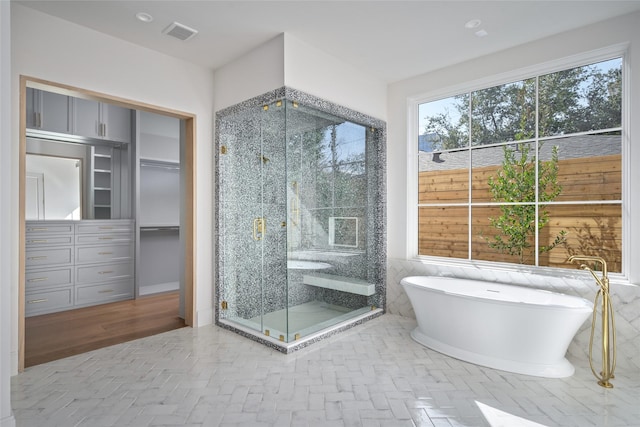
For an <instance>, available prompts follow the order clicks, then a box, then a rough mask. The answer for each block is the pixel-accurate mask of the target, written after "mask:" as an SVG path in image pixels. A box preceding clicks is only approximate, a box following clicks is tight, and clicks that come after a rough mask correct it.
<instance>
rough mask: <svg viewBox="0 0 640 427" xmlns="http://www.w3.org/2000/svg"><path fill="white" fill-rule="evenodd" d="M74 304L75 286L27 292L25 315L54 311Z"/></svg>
mask: <svg viewBox="0 0 640 427" xmlns="http://www.w3.org/2000/svg"><path fill="white" fill-rule="evenodd" d="M72 306H73V287H72V286H69V287H65V288H62V289H52V290H49V291H39V292H29V293H27V294H25V315H26V316H34V315H36V314H45V313H52V312H54V311H60V310H66V309H69V308H71V307H72Z"/></svg>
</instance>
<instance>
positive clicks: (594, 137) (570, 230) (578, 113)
mask: <svg viewBox="0 0 640 427" xmlns="http://www.w3.org/2000/svg"><path fill="white" fill-rule="evenodd" d="M418 115H419V132H418V135H419V136H418V148H419V154H418V161H419V165H418V174H419V176H418V254H419V255H422V256H437V257H448V258H456V259H467V260H481V261H499V262H508V263H516V264H524V265H530V266H543V267H563V268H567V267H569V265H568V264H567V263H566V259H567V258H568V257H569V256H570V255H573V254H586V255H597V256H601V257H603V258H605V259H606V260H607V261H608V263H609V269H610V271H612V272H622V204H623V200H622V199H623V197H622V134H623V132H622V59H621V58H615V59H611V60H607V61H603V62H598V63H594V64H589V65H584V66H580V67H575V68H570V69H565V70H562V71H559V72H553V73H550V74H544V75H538V76H533V77H531V78H527V79H524V80H520V81H516V82H510V83H506V84H502V85H499V86H493V87H488V88H483V89H480V90H475V91H470V92H466V93H460V94H456V95H454V96H451V97H448V98H445V99H438V100H434V101H430V102H425V103H422V104H420V105H419V106H418ZM572 268H574V267H573V266H572Z"/></svg>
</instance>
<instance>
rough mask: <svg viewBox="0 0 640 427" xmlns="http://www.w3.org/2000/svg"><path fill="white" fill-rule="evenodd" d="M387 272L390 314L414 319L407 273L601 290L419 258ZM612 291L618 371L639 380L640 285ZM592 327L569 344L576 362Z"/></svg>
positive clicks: (572, 291) (588, 292)
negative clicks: (406, 287) (404, 280)
mask: <svg viewBox="0 0 640 427" xmlns="http://www.w3.org/2000/svg"><path fill="white" fill-rule="evenodd" d="M387 274H388V275H387V311H388V313H392V314H398V315H401V316H404V317H408V318H412V319H415V317H416V316H415V313H414V311H413V308H412V307H411V303H410V302H409V298H408V297H407V295H406V293H405V292H404V289H403V288H402V285H400V281H401V280H402V278H404V277H407V276H430V275H433V276H453V277H460V278H464V279H477V280H487V281H492V282H502V283H510V284H514V285H522V286H528V287H532V288H537V289H546V290H549V291H554V292H560V293H563V294H568V295H577V296H581V297H583V298H585V299H587V300H589V301H593V299H594V297H595V295H596V292H597V288H596V285H595V283H592V282H591V280H590V279H584V280H582V279H562V278H557V277H549V276H542V275H533V274H524V273H519V272H514V271H500V270H479V269H476V268H462V267H448V266H442V265H433V264H425V263H423V262H420V261H415V260H403V259H389V260H388V265H387ZM610 294H611V301H612V303H613V309H614V313H615V323H616V339H617V346H616V348H617V354H618V363H617V368H616V374H618V373H620V372H623V371H624V372H626V374H627V375H630V376H631V377H635V378H636V381H640V356H639V355H640V287H638V286H630V285H615V284H612V285H611V289H610ZM596 327H597V330H596V335H595V337H594V347H593V352H594V358H595V360H596V361H597V362H596V365H595V366H599V365H598V363H599V361H600V360H601V359H600V349H599V345H600V344H599V342H600V341H599V337H600V330H601V329H600V328H601V323H600V318H599V317H598V321H597V323H596ZM590 328H591V318H589V320H587V321H586V322H585V323H584V324H583V325H582V327H581V328H580V330H579V331H578V333H577V334H576V337H575V338H574V340H573V342H572V343H571V345H570V346H569V349H568V355H567V357H568V358H569V360H570V361H571V362H572V363H573V362H574V359H572V357H574V358H575V357H578V356H579V359H581V360H582V359H586V357H587V355H588V352H589V337H590V331H591V329H590ZM586 360H588V359H586ZM574 365H575V363H574ZM577 369H586V370H589V364H588V362H587V364H586V365H584V366H576V370H577ZM589 372H590V370H589ZM638 425H640V420H638Z"/></svg>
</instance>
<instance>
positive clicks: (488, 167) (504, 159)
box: [471, 143, 536, 203]
mask: <svg viewBox="0 0 640 427" xmlns="http://www.w3.org/2000/svg"><path fill="white" fill-rule="evenodd" d="M533 147H534V145H533V144H531V143H520V144H508V145H504V146H497V147H486V148H476V149H474V150H473V151H472V153H471V158H472V164H473V171H472V180H473V181H472V198H473V199H472V201H473V202H474V203H477V202H483V203H486V202H509V203H512V202H534V201H535V195H536V185H535V184H536V181H535V179H536V176H535V153H534V151H533Z"/></svg>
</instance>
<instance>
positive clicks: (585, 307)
mask: <svg viewBox="0 0 640 427" xmlns="http://www.w3.org/2000/svg"><path fill="white" fill-rule="evenodd" d="M413 278H433V279H439V280H441V279H444V280H447V281H449V280H450V281H455V280H459V281H466V282H482V283H490V284H492V285H498V286H505V287H512V288H516V289H522V290H526V291H527V292H539V293H545V294H552V295H559V296H561V297H562V298H563V299H571V300H573V301H580V302H582V304H581V305H576V306H570V305H563V304H541V303H538V302H529V301H505V300H500V299H496V298H486V297H483V296H474V295H467V294H464V293H460V292H451V291H446V290H443V289H438V288H433V287H430V286H428V285H423V284H419V283H412V282H411V281H410V280H411V279H413ZM400 285H402V286H411V287H414V288H418V289H423V290H425V291H429V292H437V293H441V294H444V295H450V296H452V297H457V298H465V299H473V300H482V301H483V302H486V303H495V304H505V305H523V306H528V307H536V308H540V309H544V310H558V309H561V310H571V311H583V312H588V313H591V312H593V302H592V301H589V300H588V299H586V298H583V297H580V296H576V295H569V294H564V293H561V292H557V291H550V290H547V289H540V288H533V287H529V286H524V285H515V284H512V283H504V282H491V281H488V280H481V279H468V278H462V277H451V276H429V275H422V276H415V275H414V276H407V277H403V278H402V279H401V280H400Z"/></svg>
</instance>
